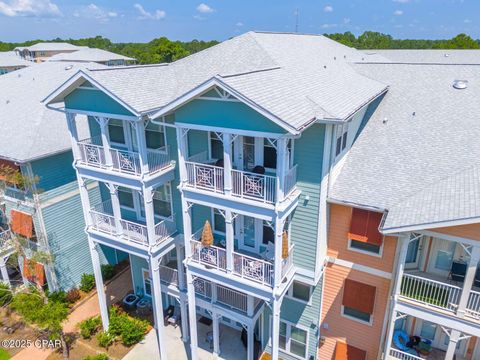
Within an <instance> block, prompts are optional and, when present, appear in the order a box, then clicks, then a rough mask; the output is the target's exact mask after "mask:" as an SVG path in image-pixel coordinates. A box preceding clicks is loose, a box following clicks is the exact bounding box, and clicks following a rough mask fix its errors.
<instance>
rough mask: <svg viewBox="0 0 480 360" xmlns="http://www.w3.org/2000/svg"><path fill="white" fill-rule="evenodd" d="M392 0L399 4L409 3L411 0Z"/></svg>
mask: <svg viewBox="0 0 480 360" xmlns="http://www.w3.org/2000/svg"><path fill="white" fill-rule="evenodd" d="M392 1H393V2H396V3H399V4H406V3H409V2H410V1H411V0H392Z"/></svg>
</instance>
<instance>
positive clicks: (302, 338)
mask: <svg viewBox="0 0 480 360" xmlns="http://www.w3.org/2000/svg"><path fill="white" fill-rule="evenodd" d="M307 339H308V331H306V330H303V329H300V328H298V327H296V326H294V325H293V324H290V323H287V322H285V321H282V320H280V335H279V347H280V349H282V350H283V351H285V352H286V353H289V354H292V355H295V356H298V357H301V358H305V357H306V356H307Z"/></svg>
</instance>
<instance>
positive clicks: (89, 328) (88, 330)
mask: <svg viewBox="0 0 480 360" xmlns="http://www.w3.org/2000/svg"><path fill="white" fill-rule="evenodd" d="M101 325H102V320H101V319H100V317H99V316H94V317H91V318H89V319H87V320H84V321H82V322H81V323H80V335H82V337H83V338H84V339H90V337H91V336H92V335H93V334H95V333H96V332H97V331H98V329H100V326H101Z"/></svg>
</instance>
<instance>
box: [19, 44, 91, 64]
mask: <svg viewBox="0 0 480 360" xmlns="http://www.w3.org/2000/svg"><path fill="white" fill-rule="evenodd" d="M83 48H85V47H84V46H76V45H72V44H69V43H63V42H39V43H36V44H34V45H31V46H22V47H16V48H15V49H14V51H15V53H16V54H17V55H18V56H20V58H22V59H24V60H28V61H33V62H43V61H45V60H47V59H48V58H50V57H52V56H54V55H57V54H65V53H71V52H74V51H78V50H80V49H83Z"/></svg>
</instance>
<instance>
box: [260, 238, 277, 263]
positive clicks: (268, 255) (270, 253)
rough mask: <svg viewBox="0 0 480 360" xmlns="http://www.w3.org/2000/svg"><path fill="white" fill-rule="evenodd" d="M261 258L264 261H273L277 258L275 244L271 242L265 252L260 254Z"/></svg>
mask: <svg viewBox="0 0 480 360" xmlns="http://www.w3.org/2000/svg"><path fill="white" fill-rule="evenodd" d="M260 256H261V257H262V258H263V259H264V260H273V259H274V258H275V244H274V243H272V242H271V241H269V242H268V244H267V247H266V248H265V250H264V251H262V252H261V253H260Z"/></svg>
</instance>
